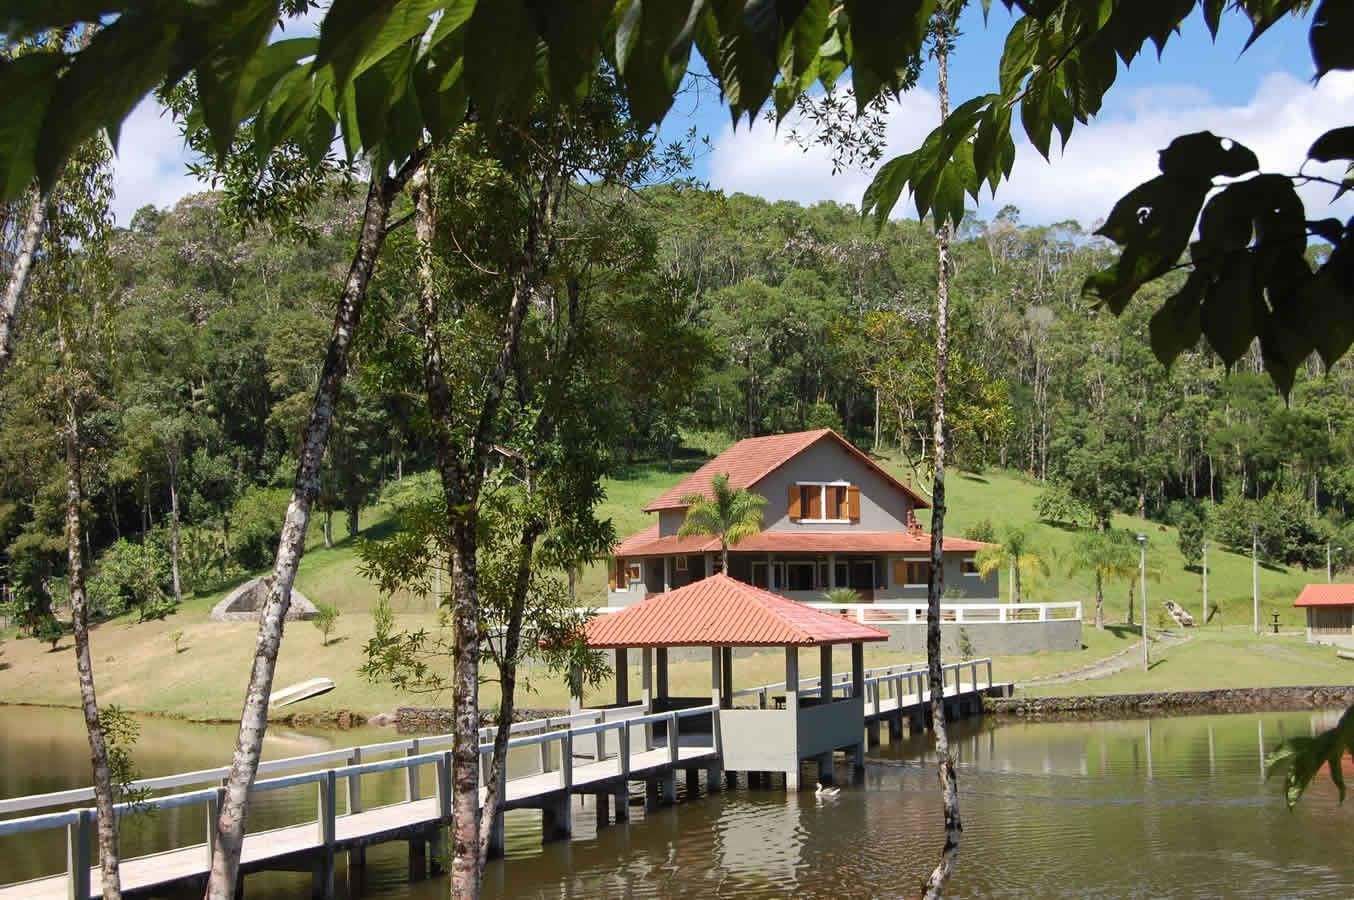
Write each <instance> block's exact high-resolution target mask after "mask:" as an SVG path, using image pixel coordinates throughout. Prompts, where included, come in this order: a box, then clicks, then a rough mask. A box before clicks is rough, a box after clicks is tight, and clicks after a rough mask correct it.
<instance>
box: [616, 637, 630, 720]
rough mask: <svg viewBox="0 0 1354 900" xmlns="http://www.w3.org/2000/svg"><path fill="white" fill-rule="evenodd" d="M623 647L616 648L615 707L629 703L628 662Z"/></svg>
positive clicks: (627, 655)
mask: <svg viewBox="0 0 1354 900" xmlns="http://www.w3.org/2000/svg"><path fill="white" fill-rule="evenodd" d="M628 657H629V654H628V653H627V652H626V650H625V648H624V647H617V648H616V705H617V706H626V705H628V704H629V703H630V662H629V659H628Z"/></svg>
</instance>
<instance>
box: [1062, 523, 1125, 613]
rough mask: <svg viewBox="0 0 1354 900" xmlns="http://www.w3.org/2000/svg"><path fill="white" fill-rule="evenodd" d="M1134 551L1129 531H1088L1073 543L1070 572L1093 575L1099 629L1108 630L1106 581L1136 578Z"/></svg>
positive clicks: (1068, 560) (1078, 536)
mask: <svg viewBox="0 0 1354 900" xmlns="http://www.w3.org/2000/svg"><path fill="white" fill-rule="evenodd" d="M1133 550H1134V546H1133V536H1132V535H1131V534H1129V533H1128V532H1126V531H1086V532H1082V533H1081V534H1079V535H1077V539H1076V541H1075V542H1074V543H1073V544H1072V550H1071V553H1070V554H1069V556H1068V559H1067V567H1068V569H1069V571H1071V572H1073V573H1079V572H1090V573H1091V574H1092V575H1093V576H1094V577H1095V627H1096V628H1099V629H1102V630H1103V629H1104V627H1105V579H1106V578H1131V577H1132V576H1133V573H1134V572H1136V571H1137V566H1138V560H1137V556H1136V555H1135V554H1134V552H1133ZM1130 590H1131V588H1130ZM1130 599H1131V598H1130Z"/></svg>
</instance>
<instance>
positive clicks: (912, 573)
mask: <svg viewBox="0 0 1354 900" xmlns="http://www.w3.org/2000/svg"><path fill="white" fill-rule="evenodd" d="M930 580H931V563H930V561H929V560H924V559H895V560H894V561H893V583H894V584H898V585H902V586H905V587H914V586H916V585H922V584H926V583H928V582H929V581H930Z"/></svg>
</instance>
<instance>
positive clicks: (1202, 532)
mask: <svg viewBox="0 0 1354 900" xmlns="http://www.w3.org/2000/svg"><path fill="white" fill-rule="evenodd" d="M1172 518H1173V519H1174V521H1175V528H1176V532H1177V545H1178V546H1179V548H1180V555H1181V556H1183V557H1184V558H1185V565H1186V566H1188V567H1194V566H1197V565H1198V564H1199V561H1200V560H1201V559H1203V555H1204V541H1205V540H1206V539H1207V527H1206V523H1207V516H1206V514H1205V513H1204V511H1203V510H1202V509H1200V508H1199V507H1197V506H1183V505H1182V506H1180V507H1178V508H1177V511H1176V515H1174V516H1173V517H1172Z"/></svg>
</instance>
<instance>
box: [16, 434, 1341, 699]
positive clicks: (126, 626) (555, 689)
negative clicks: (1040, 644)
mask: <svg viewBox="0 0 1354 900" xmlns="http://www.w3.org/2000/svg"><path fill="white" fill-rule="evenodd" d="M882 462H883V465H885V467H887V468H889V469H890V470H891V471H893V472H895V473H897V474H899V476H900V477H903V478H905V477H906V476H905V473H904V472H903V469H902V467H901V466H899V465H898V464H897V463H896V462H895V461H894V460H892V459H888V458H885V459H884V460H883V461H882ZM695 465H696V463H692V462H690V461H683V462H680V463H678V464H677V465H675V466H674V468H673V469H672V470H669V469H668V468H667V467H665V466H663V465H661V464H659V465H636V466H630V467H627V468H626V469H625V470H624V471H623V472H622V473H620V474H619V475H617V476H616V477H613V478H610V479H608V480H607V482H606V494H607V499H606V501H605V502H604V504H603V505H602V508H601V509H600V511H599V512H600V515H601V516H603V517H604V518H605V517H610V518H611V520H612V522H613V524H614V526H615V529H616V534H617V536H618V537H625V536H627V535H629V534H632V533H634V532H635V531H638V530H640V529H641V528H643V527H645V526H647V525H649V524H651V517H650V516H648V515H647V514H645V513H644V512H643V511H642V508H643V506H644V504H645V503H647V502H648V501H649V500H651V499H652V498H653V497H655V496H657V495H658V494H660V493H662V492H663V491H664V490H666V489H667V488H668V487H670V486H672V485H673V484H675V483H676V482H677V481H678V480H679V479H680V478H681V477H682V476H683V475H684V474H686V472H689V471H690V470H691V469H693V468H694V467H695ZM948 489H949V516H948V519H947V524H948V526H949V527H948V529H947V530H948V531H949V532H950V533H954V534H959V533H962V531H963V530H964V529H965V528H966V527H968V526H970V525H972V524H974V523H975V522H977V521H979V520H981V519H988V520H990V521H991V522H992V523H993V524H994V525H995V526H996V528H997V531H998V534H999V535H1000V534H1001V532H1002V531H1003V530H1004V529H1005V528H1006V527H1009V526H1023V527H1027V528H1028V529H1029V532H1030V535H1031V538H1032V544H1033V546H1034V547H1035V548H1036V550H1037V551H1038V552H1039V553H1040V554H1041V555H1042V556H1044V557H1045V559H1046V561H1047V562H1048V563H1049V566H1050V569H1051V570H1052V571H1051V574H1050V576H1049V577H1048V578H1046V579H1044V580H1043V581H1042V583H1039V584H1036V585H1032V586H1030V585H1027V586H1026V594H1027V599H1030V600H1043V601H1066V600H1077V601H1081V602H1082V604H1083V608H1084V610H1085V615H1086V616H1087V618H1088V619H1089V618H1090V616H1091V615H1092V612H1093V610H1092V604H1093V602H1094V601H1093V595H1092V582H1091V579H1090V578H1089V577H1088V576H1085V575H1080V576H1074V575H1072V574H1070V573H1069V572H1067V571H1066V567H1065V566H1064V565H1063V563H1062V560H1064V559H1065V558H1066V555H1067V553H1068V551H1069V549H1070V547H1071V545H1072V541H1073V540H1074V538H1075V532H1074V531H1070V530H1067V529H1062V528H1056V527H1052V526H1048V525H1045V524H1042V523H1039V522H1037V521H1036V519H1035V514H1034V504H1035V501H1036V499H1037V498H1038V495H1039V492H1040V491H1041V489H1042V488H1041V486H1040V485H1039V484H1038V483H1037V482H1034V481H1032V480H1029V479H1026V478H1024V477H1023V476H1020V475H1018V474H1015V473H1010V472H1005V471H996V470H993V471H988V472H985V473H983V474H981V475H972V474H967V473H955V474H953V475H952V476H951V478H950V480H949V484H948ZM391 518H392V510H391V509H390V508H389V507H386V506H376V507H373V508H371V509H368V510H366V511H365V512H364V513H363V516H362V520H361V525H362V529H363V531H362V535H363V536H365V537H377V536H380V535H382V534H385V533H388V532H389V530H390V529H391V527H392V524H393V523H392V521H391ZM922 519H923V522H925V519H926V514H925V513H923V515H922ZM1115 524H1116V525H1117V526H1120V527H1125V528H1132V529H1135V530H1137V529H1139V528H1142V530H1144V531H1145V532H1146V533H1147V534H1148V535H1149V545H1148V554H1149V559H1151V560H1154V561H1155V564H1156V566H1157V567H1158V568H1159V571H1160V579H1159V580H1154V581H1149V584H1148V591H1149V603H1150V608H1151V609H1152V616H1153V619H1152V621H1153V623H1154V624H1155V623H1160V624H1162V625H1164V624H1165V622H1164V620H1162V619H1161V618H1160V614H1159V613H1158V612H1157V611H1158V610H1160V609H1161V602H1162V601H1163V600H1165V599H1168V598H1169V599H1173V600H1175V601H1176V602H1178V603H1181V604H1183V605H1184V606H1185V607H1186V608H1187V609H1189V610H1190V611H1191V612H1194V613H1195V615H1196V616H1198V614H1199V610H1200V578H1199V576H1198V574H1197V573H1194V572H1191V571H1188V570H1186V569H1185V568H1184V564H1183V560H1182V559H1181V557H1180V554H1179V551H1178V549H1177V548H1176V535H1175V531H1174V529H1171V528H1166V527H1164V526H1160V525H1157V524H1155V523H1144V522H1142V521H1140V520H1137V519H1133V518H1130V517H1127V516H1123V517H1118V519H1117V521H1116V522H1115ZM1143 526H1145V528H1144V527H1143ZM359 539H360V538H359ZM308 544H309V546H308V549H307V552H306V555H305V557H304V559H303V560H302V563H301V568H300V571H299V573H298V575H297V585H298V586H299V587H300V589H301V590H302V591H303V592H305V594H306V595H307V596H308V597H310V598H311V599H312V600H314V601H316V602H323V603H328V604H331V605H333V606H335V607H337V608H338V609H339V610H340V612H341V616H340V618H339V620H338V624H337V627H336V629H335V634H334V640H333V642H332V643H331V644H330V645H329V646H327V647H323V646H321V643H320V634H319V632H318V631H317V630H316V629H315V628H313V627H312V626H311V625H309V624H308V623H304V622H300V623H293V624H291V625H289V626H288V628H287V638H286V641H285V642H284V644H283V649H282V654H281V657H280V659H279V663H278V670H277V677H276V684H277V686H279V687H280V686H283V685H286V684H290V683H292V682H295V681H300V680H303V679H306V678H312V677H316V676H321V675H322V676H327V677H330V678H333V679H334V680H335V682H336V683H337V687H336V689H335V690H334V691H333V692H332V693H330V694H328V695H326V696H325V697H323V698H320V699H318V700H315V701H311V702H310V703H304V704H300V705H298V706H297V707H293V709H296V710H297V711H306V712H310V711H314V710H320V709H347V710H353V711H356V712H359V713H365V714H371V713H376V712H382V711H388V710H391V709H393V708H394V707H395V706H398V705H401V704H406V703H432V702H437V701H436V699H435V698H430V697H410V696H400V695H398V694H397V693H396V692H394V691H393V690H391V689H390V688H388V687H385V686H378V685H371V684H368V683H366V682H365V681H364V680H363V679H362V678H361V676H360V675H359V674H358V669H359V667H360V666H361V664H362V661H363V654H362V648H363V644H364V643H365V642H366V640H367V637H368V636H369V635H370V632H371V620H370V613H371V610H372V608H373V607H374V606H375V604H376V600H377V593H376V590H375V587H374V585H373V584H372V583H371V582H370V581H369V580H367V579H366V578H364V577H363V576H362V575H361V573H360V567H361V566H360V561H359V558H358V555H357V541H356V540H353V539H345V540H342V541H339V542H337V543H336V544H335V545H334V546H333V547H332V548H325V547H324V546H323V542H322V541H321V539H320V529H319V525H318V523H316V524H315V527H314V528H312V534H311V536H310V540H309V542H308ZM1002 575H1003V579H1004V576H1005V573H1002ZM1322 576H1324V573H1317V572H1312V573H1304V572H1301V571H1299V570H1290V569H1282V568H1274V569H1271V568H1262V569H1261V572H1260V586H1261V606H1262V610H1261V613H1262V620H1263V621H1264V622H1266V623H1268V622H1269V621H1270V617H1269V613H1270V612H1271V611H1275V612H1279V613H1280V621H1281V622H1283V623H1284V624H1285V626H1286V627H1287V628H1289V629H1292V628H1296V627H1298V626H1300V625H1301V622H1302V620H1301V618H1300V617H1299V615H1298V614H1297V612H1296V611H1295V610H1293V608H1292V606H1291V604H1292V600H1293V598H1294V597H1295V596H1296V595H1297V592H1298V590H1299V589H1300V588H1301V586H1302V585H1303V584H1304V583H1306V582H1307V581H1311V580H1320V578H1321V577H1322ZM1250 578H1251V570H1250V560H1249V559H1248V558H1246V557H1244V556H1239V555H1237V554H1231V553H1224V552H1222V551H1219V550H1214V551H1213V552H1211V553H1210V572H1209V580H1210V600H1211V602H1212V603H1213V604H1214V605H1217V606H1220V607H1221V613H1220V614H1219V615H1218V616H1217V617H1215V619H1214V621H1213V624H1210V625H1209V626H1208V627H1207V628H1204V629H1195V634H1196V639H1195V640H1193V641H1191V642H1190V643H1188V644H1186V645H1184V646H1181V647H1178V648H1176V649H1174V650H1173V651H1172V652H1171V654H1169V655H1168V656H1167V657H1166V658H1165V660H1164V661H1163V662H1162V663H1161V664H1160V665H1159V666H1157V667H1155V668H1154V669H1153V670H1152V672H1151V673H1148V674H1147V675H1146V676H1143V675H1142V674H1141V673H1137V672H1131V671H1130V672H1123V673H1119V674H1117V675H1114V676H1110V677H1107V678H1104V679H1100V680H1098V681H1096V682H1086V681H1082V682H1076V683H1074V684H1068V685H1058V686H1047V687H1045V688H1043V689H1042V690H1043V691H1044V692H1047V693H1052V692H1055V691H1057V692H1063V693H1091V692H1096V693H1103V692H1106V691H1120V690H1155V689H1188V688H1201V687H1223V686H1232V685H1234V684H1242V683H1244V684H1299V683H1329V682H1337V681H1347V680H1349V679H1350V677H1351V675H1354V664H1341V665H1337V664H1336V663H1335V661H1334V654H1333V653H1332V652H1329V651H1325V650H1314V649H1310V648H1307V647H1305V646H1304V645H1303V644H1302V642H1301V641H1299V640H1296V639H1291V638H1278V639H1274V638H1267V639H1264V640H1263V641H1259V642H1257V641H1255V639H1254V638H1252V637H1250V636H1249V633H1248V631H1246V629H1245V628H1243V627H1242V626H1249V624H1250V621H1251V598H1250ZM1003 587H1004V586H1003ZM1127 590H1128V585H1127V583H1126V582H1122V581H1117V582H1110V583H1109V584H1107V585H1106V591H1107V596H1106V615H1107V619H1108V621H1109V622H1111V623H1118V622H1123V621H1124V618H1125V612H1126V609H1127ZM222 595H223V594H222V593H218V594H215V595H213V596H208V597H197V598H192V599H190V600H187V601H186V602H185V603H184V605H183V606H182V607H181V608H180V609H179V610H178V611H177V612H176V613H175V614H174V615H172V616H170V617H169V618H168V619H166V620H165V621H163V622H147V623H137V622H135V620H134V619H133V618H130V617H127V618H123V619H118V620H114V621H111V622H106V623H103V624H101V625H99V626H97V627H96V628H95V629H94V630H93V646H94V661H95V670H96V675H97V678H98V684H99V698H100V701H101V702H103V703H117V704H120V705H122V706H123V707H125V708H127V709H131V710H138V711H145V712H153V713H163V714H169V715H178V716H186V717H189V718H196V719H224V720H231V719H235V718H236V717H238V715H239V709H240V705H241V702H242V699H243V692H244V685H245V680H246V673H247V671H248V665H249V660H250V658H251V656H252V654H253V649H254V640H253V638H254V635H255V633H256V629H255V626H254V625H252V624H250V623H232V624H217V623H211V622H208V621H207V614H208V612H209V611H210V609H211V607H212V605H213V604H214V603H215V602H216V601H217V600H219V599H220V597H221V596H222ZM1003 596H1004V593H1003ZM579 599H580V601H581V602H583V603H589V604H601V603H605V600H606V566H605V565H604V564H603V563H600V562H599V563H596V564H593V565H591V566H589V567H587V568H586V569H585V571H584V574H583V577H582V579H581V581H580V584H579ZM391 602H392V605H393V607H394V609H395V611H396V613H397V615H398V617H399V621H400V623H401V624H402V625H403V626H405V627H408V628H411V629H414V628H419V627H427V628H432V627H435V625H436V621H435V620H436V617H435V614H434V611H433V609H432V601H431V599H429V598H420V597H416V596H413V595H409V594H399V595H396V596H395V597H392V598H391ZM1220 625H1222V626H1227V627H1225V628H1220V627H1219V626H1220ZM176 630H182V631H183V632H184V638H183V641H182V643H181V646H182V648H183V649H182V652H179V653H175V652H174V646H173V643H172V641H171V640H170V637H169V635H170V634H171V633H172V632H174V631H176ZM6 637H12V635H8V636H6ZM1135 640H1136V637H1135V635H1134V632H1133V631H1131V630H1129V629H1126V628H1113V629H1108V630H1106V631H1104V632H1100V631H1097V630H1096V629H1095V628H1094V627H1092V626H1091V625H1089V624H1088V625H1087V626H1086V627H1085V628H1084V629H1083V632H1082V641H1083V644H1084V645H1085V646H1084V649H1082V650H1080V651H1073V652H1063V653H1038V654H1033V655H1029V656H1018V657H1005V658H1001V659H998V660H997V661H996V664H995V672H996V675H997V677H998V678H999V679H1002V680H1011V681H1024V680H1028V679H1032V678H1038V677H1041V676H1047V675H1052V674H1056V673H1060V672H1065V671H1069V670H1072V669H1077V668H1080V667H1082V666H1085V665H1088V664H1090V663H1093V662H1095V661H1096V660H1099V659H1103V658H1104V657H1106V656H1109V655H1112V654H1113V653H1116V652H1118V651H1120V650H1123V649H1124V648H1126V647H1129V646H1131V645H1132V644H1133V642H1134V641H1135ZM61 647H62V648H63V649H61V650H58V651H56V652H48V649H47V646H46V645H43V644H39V643H37V642H36V641H34V640H29V639H25V640H7V641H6V642H5V645H4V652H3V656H0V700H3V701H4V702H11V703H20V702H26V703H44V704H56V705H63V706H75V705H77V704H78V695H77V691H76V684H75V678H74V669H75V666H74V660H73V659H72V654H71V651H70V639H69V638H67V639H65V640H64V641H63V642H62V644H61ZM839 655H841V656H842V658H841V659H840V660H839V661H838V665H837V668H839V669H845V668H847V662H846V658H845V656H844V654H839ZM914 658H915V657H907V656H906V655H904V654H900V653H891V652H885V651H877V650H869V651H867V664H868V665H882V664H884V663H889V662H902V661H910V659H914ZM632 660H633V661H635V663H636V666H635V671H634V674H632V676H631V683H632V685H634V687H633V688H632V692H633V691H637V690H638V684H639V675H638V667H637V658H636V655H633V654H632ZM1342 665H1347V666H1349V674H1346V673H1345V669H1344V668H1342ZM816 666H817V659H816V656H814V657H813V658H810V656H809V655H807V654H806V655H805V658H804V659H803V660H802V662H801V671H802V672H805V673H808V672H811V671H814V670H816ZM783 672H784V657H783V655H782V654H781V653H780V652H779V651H776V652H772V653H767V654H760V655H758V656H754V657H750V658H747V659H740V660H739V661H738V662H737V663H736V664H735V679H736V683H737V685H738V686H739V687H743V686H751V685H755V684H762V683H769V682H775V681H779V680H781V679H782V678H783V677H784V674H783ZM529 675H530V677H529V681H530V683H531V686H532V687H533V688H534V689H535V691H537V693H528V694H525V695H523V696H521V697H520V698H519V701H518V702H519V704H520V705H522V706H524V707H551V708H557V707H562V706H565V705H566V704H567V697H566V696H565V692H564V688H563V684H562V682H561V681H560V680H559V679H556V678H553V677H548V676H546V675H545V673H541V672H534V673H529ZM671 685H672V690H673V692H674V693H678V692H680V693H687V694H703V693H705V692H706V691H708V690H709V664H708V662H706V661H704V660H697V661H692V662H674V663H673V666H672V670H671ZM590 696H593V695H592V694H590ZM596 696H598V697H605V696H612V689H611V688H610V686H606V687H603V688H601V689H600V690H599V691H598V692H597V694H596ZM447 699H448V698H445V697H444V698H441V700H442V701H443V702H445V701H446V700H447ZM483 700H484V702H485V704H486V705H490V704H493V703H495V702H496V701H497V692H496V689H495V688H494V686H493V685H486V687H485V688H484V690H483ZM312 705H313V706H314V710H312V709H311V707H312ZM290 711H291V710H284V712H290Z"/></svg>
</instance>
